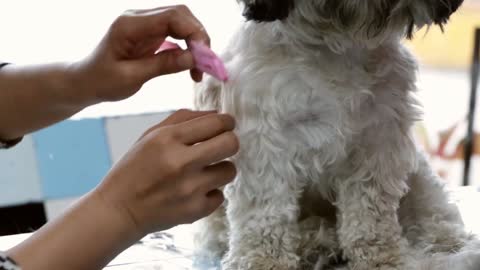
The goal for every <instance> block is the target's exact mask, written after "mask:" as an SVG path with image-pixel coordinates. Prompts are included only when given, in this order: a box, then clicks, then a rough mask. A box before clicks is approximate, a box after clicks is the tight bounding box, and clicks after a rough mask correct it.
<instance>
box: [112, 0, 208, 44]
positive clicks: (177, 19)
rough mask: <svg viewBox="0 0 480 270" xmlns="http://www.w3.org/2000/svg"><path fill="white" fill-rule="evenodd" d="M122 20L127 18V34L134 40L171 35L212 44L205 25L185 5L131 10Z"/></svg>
mask: <svg viewBox="0 0 480 270" xmlns="http://www.w3.org/2000/svg"><path fill="white" fill-rule="evenodd" d="M121 20H125V25H124V26H125V31H126V34H128V36H129V38H132V39H133V40H141V39H144V38H149V37H153V36H161V37H167V36H171V37H173V38H176V39H183V40H186V41H192V40H195V41H200V42H203V43H205V44H207V45H210V37H209V36H208V34H207V32H206V31H205V28H204V27H203V25H202V24H201V23H200V21H199V20H198V19H197V18H196V17H195V16H194V15H193V14H192V12H191V11H190V10H189V9H188V8H187V7H186V6H183V5H179V6H171V7H162V8H157V9H151V10H141V11H130V12H127V13H125V15H124V16H122V17H121ZM127 21H128V27H127Z"/></svg>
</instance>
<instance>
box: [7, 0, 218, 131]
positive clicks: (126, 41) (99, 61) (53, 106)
mask: <svg viewBox="0 0 480 270" xmlns="http://www.w3.org/2000/svg"><path fill="white" fill-rule="evenodd" d="M167 36H171V37H174V38H177V39H183V40H186V41H192V40H195V41H199V42H203V43H205V44H207V45H209V43H210V41H209V36H208V34H207V32H206V31H205V29H204V28H203V26H202V24H201V23H200V22H199V21H198V20H197V19H196V18H195V17H194V16H193V15H192V13H191V12H190V11H189V10H188V8H186V7H184V6H175V7H163V8H158V9H154V10H140V11H128V12H125V13H124V14H123V15H122V16H120V17H119V18H118V19H117V20H116V21H115V22H114V23H113V24H112V26H111V27H110V30H109V31H108V33H107V34H106V35H105V37H104V38H103V40H102V41H101V42H100V44H99V45H98V46H97V48H96V49H95V50H94V51H93V53H92V54H91V55H90V56H88V57H86V58H85V59H83V60H81V61H78V62H74V63H53V64H48V65H34V66H17V65H8V66H6V67H4V68H3V69H1V72H0V90H1V91H0V139H1V140H3V141H8V140H11V139H16V138H18V137H20V136H22V135H24V134H27V133H30V132H32V131H35V130H38V129H40V128H43V127H45V126H48V125H51V124H53V123H55V122H58V121H60V120H63V119H65V118H68V117H70V116H72V115H73V114H75V113H77V112H79V111H81V110H82V109H84V108H85V107H87V106H89V105H93V104H96V103H99V102H103V101H116V100H121V99H124V98H127V97H129V96H131V95H133V94H135V93H136V92H137V91H138V90H139V89H140V88H141V86H142V85H143V84H144V83H145V82H147V81H148V80H150V79H152V78H154V77H157V76H159V75H164V74H169V73H175V72H179V71H183V70H188V69H191V70H192V72H191V73H192V78H193V79H194V80H195V81H199V80H201V77H202V74H201V73H199V72H198V71H195V70H194V61H193V57H192V55H191V53H190V52H189V51H188V50H187V51H182V50H180V49H177V50H172V51H166V52H162V53H158V54H154V53H155V51H156V50H157V49H158V48H159V47H160V45H161V44H162V43H163V41H164V40H165V38H166V37H167ZM159 91H160V90H159ZM163 91H167V89H163ZM168 91H175V89H168Z"/></svg>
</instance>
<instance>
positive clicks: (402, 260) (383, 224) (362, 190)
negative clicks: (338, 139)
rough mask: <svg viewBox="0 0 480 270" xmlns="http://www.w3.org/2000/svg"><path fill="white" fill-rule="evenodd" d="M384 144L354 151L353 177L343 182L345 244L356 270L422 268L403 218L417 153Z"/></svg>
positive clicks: (351, 161)
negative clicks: (405, 232)
mask: <svg viewBox="0 0 480 270" xmlns="http://www.w3.org/2000/svg"><path fill="white" fill-rule="evenodd" d="M396 145H402V144H396ZM383 147H385V148H386V149H384V150H381V149H379V148H370V149H362V150H361V151H360V152H359V153H354V154H352V156H351V157H350V158H349V161H348V162H349V166H348V167H349V168H353V169H345V170H344V171H350V175H348V176H347V177H343V178H342V179H339V180H337V201H336V206H337V207H338V210H339V211H338V220H339V224H338V236H339V240H340V246H341V248H342V249H343V252H344V256H346V258H347V259H348V260H349V264H350V268H351V269H354V270H374V269H375V270H409V269H416V267H415V266H413V265H412V264H414V260H413V259H412V254H411V251H410V250H409V247H408V243H407V241H406V239H404V238H403V237H402V228H401V226H400V224H399V220H398V216H397V211H398V208H399V205H400V199H401V198H402V197H403V196H404V194H405V193H406V192H407V190H408V188H407V184H406V178H407V174H408V171H409V170H411V168H412V166H413V163H414V160H415V156H414V155H409V154H408V152H403V151H404V150H405V151H407V150H408V149H406V148H404V149H402V150H399V152H397V153H396V154H398V155H399V156H395V155H392V152H390V151H393V153H395V150H394V149H392V148H391V147H388V146H382V148H383Z"/></svg>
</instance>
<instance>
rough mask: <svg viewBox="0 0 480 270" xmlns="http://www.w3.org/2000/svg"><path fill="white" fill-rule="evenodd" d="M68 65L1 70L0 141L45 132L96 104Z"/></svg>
mask: <svg viewBox="0 0 480 270" xmlns="http://www.w3.org/2000/svg"><path fill="white" fill-rule="evenodd" d="M72 70H73V69H72V68H71V66H70V65H69V64H67V63H55V64H48V65H34V66H17V65H8V66H5V67H4V68H2V69H1V70H0V139H2V140H11V139H15V138H18V137H21V136H23V135H25V134H27V133H30V132H32V131H35V130H38V129H41V128H43V127H46V126H48V125H51V124H53V123H56V122H58V121H61V120H63V119H66V118H68V117H70V116H72V115H73V114H75V113H77V112H79V111H81V110H82V109H84V108H85V107H86V106H88V105H91V104H93V103H95V101H94V100H93V98H92V97H91V96H89V93H87V91H86V90H87V89H85V87H83V84H84V82H80V81H79V80H78V78H76V76H75V75H74V72H73V71H72Z"/></svg>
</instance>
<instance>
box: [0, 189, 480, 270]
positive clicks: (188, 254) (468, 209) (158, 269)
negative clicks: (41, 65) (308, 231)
mask: <svg viewBox="0 0 480 270" xmlns="http://www.w3.org/2000/svg"><path fill="white" fill-rule="evenodd" d="M452 195H453V196H452V200H453V201H454V202H455V203H456V204H457V205H458V206H459V208H460V211H461V213H462V216H463V219H464V221H465V224H466V226H467V229H468V230H471V231H472V232H474V233H476V234H478V235H480V216H478V207H479V205H480V191H479V189H477V188H473V187H461V188H458V189H457V190H455V191H453V192H452ZM193 226H194V225H184V226H178V227H175V228H173V229H171V230H168V231H165V232H159V233H154V234H151V235H148V236H147V237H145V238H144V239H142V240H141V241H139V242H138V243H137V244H136V245H134V246H132V247H130V248H129V249H127V250H125V251H124V252H123V253H122V254H120V255H119V256H118V257H117V258H116V259H115V260H113V261H112V262H111V263H110V265H109V266H108V267H106V268H105V270H127V269H128V270H214V269H216V268H215V267H208V266H203V267H202V266H194V263H193V258H192V249H193V241H192V238H193V237H192V236H193V230H194V227H193ZM28 236H29V234H21V235H14V236H6V237H0V250H5V249H8V248H9V247H11V246H13V245H15V244H17V243H19V242H20V241H22V240H23V239H26V238H27V237H28Z"/></svg>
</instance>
